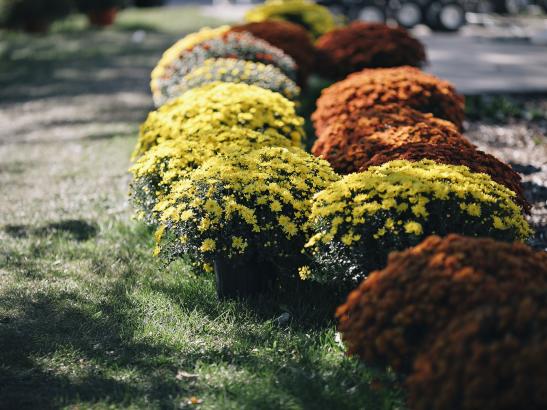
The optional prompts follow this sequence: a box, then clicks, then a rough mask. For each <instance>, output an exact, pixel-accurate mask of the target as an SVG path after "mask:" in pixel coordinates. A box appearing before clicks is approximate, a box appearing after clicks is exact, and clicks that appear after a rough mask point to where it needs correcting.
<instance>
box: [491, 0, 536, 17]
mask: <svg viewBox="0 0 547 410" xmlns="http://www.w3.org/2000/svg"><path fill="white" fill-rule="evenodd" d="M529 4H530V2H529V1H528V0H497V1H496V2H495V5H494V11H496V12H497V13H501V14H518V13H520V12H521V11H523V10H524V9H526V7H528V6H529Z"/></svg>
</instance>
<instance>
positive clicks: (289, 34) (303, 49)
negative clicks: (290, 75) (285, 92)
mask: <svg viewBox="0 0 547 410" xmlns="http://www.w3.org/2000/svg"><path fill="white" fill-rule="evenodd" d="M230 32H248V33H251V34H252V35H253V36H255V37H257V38H260V39H262V40H265V41H267V42H268V43H270V44H271V45H273V46H275V47H277V48H279V49H280V50H283V51H284V52H285V53H286V54H287V55H289V56H290V57H292V58H293V60H294V61H295V62H296V65H297V67H298V83H299V84H301V85H302V84H304V83H305V82H306V79H307V78H308V75H309V74H310V72H311V71H312V70H313V68H314V65H315V54H316V50H315V47H314V45H313V43H312V39H311V36H310V35H309V33H308V32H307V31H306V29H304V28H303V27H302V26H300V25H298V24H295V23H291V22H289V21H281V20H266V21H261V22H258V23H247V24H242V25H240V26H235V27H232V28H231V29H230Z"/></svg>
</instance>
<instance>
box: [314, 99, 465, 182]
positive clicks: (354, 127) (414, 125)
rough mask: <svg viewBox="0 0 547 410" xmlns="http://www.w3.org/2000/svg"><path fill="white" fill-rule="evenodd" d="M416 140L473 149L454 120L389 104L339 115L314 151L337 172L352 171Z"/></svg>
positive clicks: (322, 135)
mask: <svg viewBox="0 0 547 410" xmlns="http://www.w3.org/2000/svg"><path fill="white" fill-rule="evenodd" d="M412 142H423V143H429V144H439V143H444V144H449V145H451V146H453V147H454V150H458V149H460V148H462V147H466V148H468V149H472V148H473V145H472V144H471V143H470V142H469V141H467V139H465V138H464V137H463V136H462V135H461V134H460V133H459V132H458V130H457V129H456V127H455V126H454V125H453V124H452V123H451V122H448V121H444V120H441V119H438V118H435V117H433V116H432V115H431V114H423V113H421V112H419V111H416V110H414V109H412V108H408V107H401V106H399V105H397V104H389V105H386V106H378V107H376V108H373V109H362V110H360V111H359V112H358V115H355V116H347V115H342V116H341V117H340V118H337V119H336V121H335V122H333V123H332V124H330V125H329V126H327V127H326V128H325V130H324V131H323V132H322V133H321V135H320V136H319V138H318V139H317V141H316V142H315V144H314V145H313V147H312V152H313V154H314V155H316V156H318V157H322V158H324V159H326V160H327V161H329V162H330V164H331V165H332V167H333V168H334V169H335V170H336V171H337V172H339V173H342V174H348V173H351V172H356V171H358V170H359V169H361V168H362V167H363V166H364V165H365V164H367V163H368V162H369V161H370V159H371V158H372V157H373V156H374V155H375V154H377V153H378V152H380V151H384V150H386V149H389V148H393V147H398V146H400V145H403V144H407V143H412Z"/></svg>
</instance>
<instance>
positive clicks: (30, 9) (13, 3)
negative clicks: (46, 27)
mask: <svg viewBox="0 0 547 410" xmlns="http://www.w3.org/2000/svg"><path fill="white" fill-rule="evenodd" d="M71 9H72V1H71V0H2V1H1V2H0V26H4V27H9V28H25V29H32V27H30V26H29V25H30V24H32V23H37V22H38V23H44V24H47V23H50V22H51V21H53V20H56V19H59V18H62V17H65V16H66V15H68V14H69V13H70V11H71Z"/></svg>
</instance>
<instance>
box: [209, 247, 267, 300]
mask: <svg viewBox="0 0 547 410" xmlns="http://www.w3.org/2000/svg"><path fill="white" fill-rule="evenodd" d="M214 269H215V276H216V289H217V296H218V298H219V299H245V298H249V297H252V296H256V295H259V294H261V293H264V292H266V291H267V290H269V289H270V288H271V286H272V285H273V283H274V281H275V279H276V277H277V269H276V268H275V266H273V265H272V264H271V263H267V262H264V261H258V260H256V259H254V258H251V259H247V260H245V261H240V260H237V259H229V258H225V257H217V258H216V259H215V260H214Z"/></svg>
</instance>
